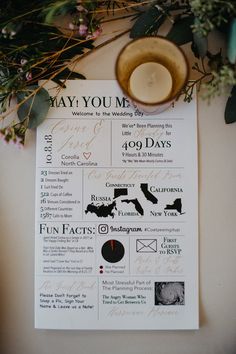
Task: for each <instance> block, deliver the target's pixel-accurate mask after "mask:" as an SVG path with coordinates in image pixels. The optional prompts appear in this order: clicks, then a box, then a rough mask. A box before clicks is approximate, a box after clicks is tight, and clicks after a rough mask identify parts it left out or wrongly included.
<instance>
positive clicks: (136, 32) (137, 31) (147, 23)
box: [130, 6, 166, 38]
mask: <svg viewBox="0 0 236 354" xmlns="http://www.w3.org/2000/svg"><path fill="white" fill-rule="evenodd" d="M165 19H166V15H165V14H163V13H162V12H161V11H160V10H158V9H157V7H156V6H151V7H150V8H149V9H148V10H147V11H146V12H145V13H143V14H142V15H141V16H140V17H139V18H138V19H137V21H136V22H135V23H134V25H133V27H132V28H131V31H130V37H131V38H138V37H142V36H146V35H149V34H152V33H153V32H154V31H157V30H158V29H159V27H160V26H161V25H162V23H163V22H164V21H165Z"/></svg>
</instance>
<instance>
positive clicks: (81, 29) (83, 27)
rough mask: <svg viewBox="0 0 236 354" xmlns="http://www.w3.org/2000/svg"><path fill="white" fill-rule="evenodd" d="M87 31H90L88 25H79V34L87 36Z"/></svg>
mask: <svg viewBox="0 0 236 354" xmlns="http://www.w3.org/2000/svg"><path fill="white" fill-rule="evenodd" d="M87 33H88V26H86V25H79V35H80V37H84V36H86V34H87Z"/></svg>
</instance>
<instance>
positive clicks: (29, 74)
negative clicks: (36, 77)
mask: <svg viewBox="0 0 236 354" xmlns="http://www.w3.org/2000/svg"><path fill="white" fill-rule="evenodd" d="M25 78H26V80H27V81H30V80H32V78H33V76H32V73H31V72H30V71H28V72H27V73H26V74H25Z"/></svg>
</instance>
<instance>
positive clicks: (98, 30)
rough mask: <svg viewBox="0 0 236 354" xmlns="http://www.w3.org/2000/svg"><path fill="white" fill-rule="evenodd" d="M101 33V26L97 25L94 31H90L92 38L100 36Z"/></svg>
mask: <svg viewBox="0 0 236 354" xmlns="http://www.w3.org/2000/svg"><path fill="white" fill-rule="evenodd" d="M101 33H102V28H101V27H98V28H97V29H96V31H94V32H93V33H92V36H93V38H97V37H99V36H100V34H101Z"/></svg>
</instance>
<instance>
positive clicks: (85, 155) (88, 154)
mask: <svg viewBox="0 0 236 354" xmlns="http://www.w3.org/2000/svg"><path fill="white" fill-rule="evenodd" d="M91 154H92V153H91V152H83V156H84V158H85V159H86V160H88V159H89V158H90V156H91Z"/></svg>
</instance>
